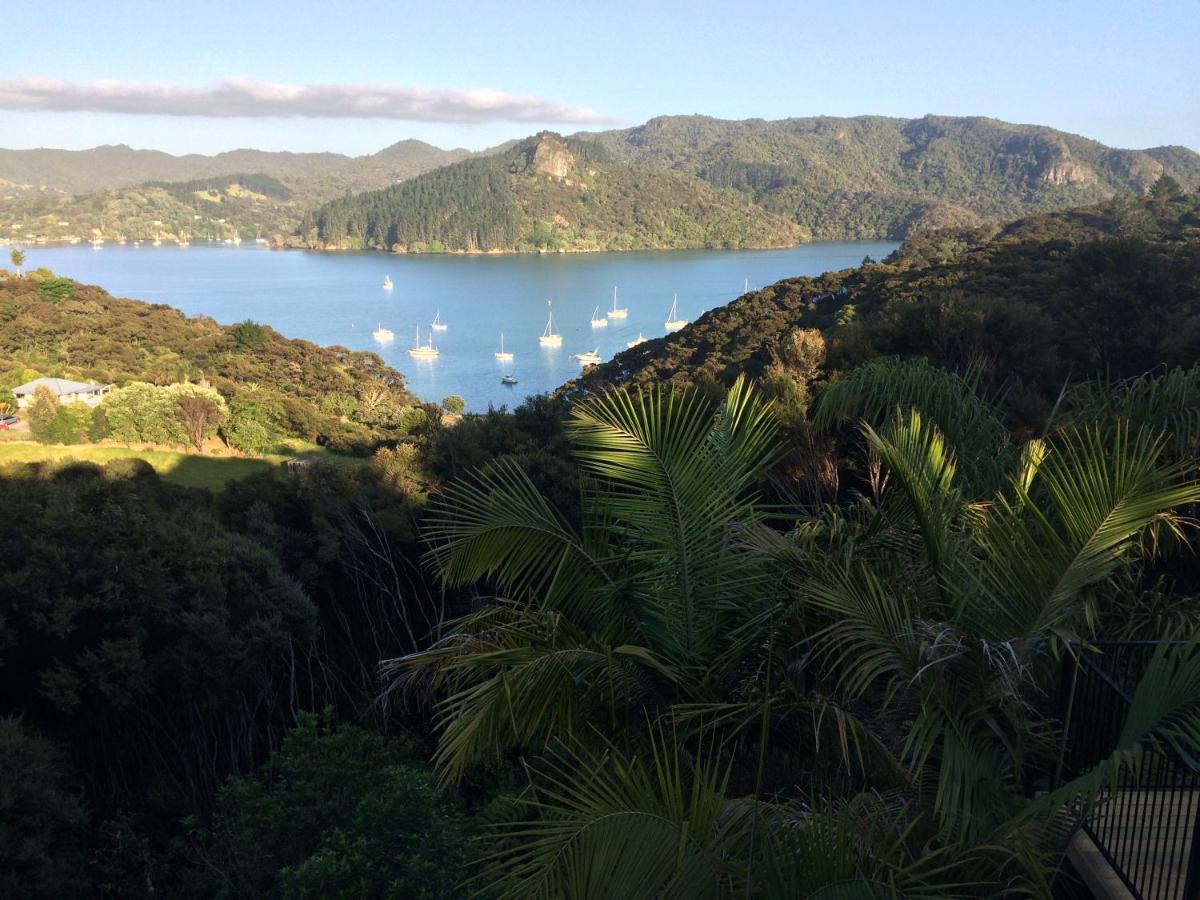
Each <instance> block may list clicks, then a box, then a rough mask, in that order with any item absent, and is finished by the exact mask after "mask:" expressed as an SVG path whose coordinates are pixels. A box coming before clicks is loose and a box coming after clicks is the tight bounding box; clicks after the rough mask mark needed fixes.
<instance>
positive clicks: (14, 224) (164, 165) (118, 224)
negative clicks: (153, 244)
mask: <svg viewBox="0 0 1200 900" xmlns="http://www.w3.org/2000/svg"><path fill="white" fill-rule="evenodd" d="M468 155H469V154H468V153H467V151H465V150H441V149H439V148H437V147H433V146H430V145H429V144H426V143H423V142H422V141H414V140H406V141H400V142H399V143H397V144H394V145H392V146H390V147H386V148H384V149H383V150H380V151H379V152H378V153H374V154H371V155H369V156H361V157H355V158H351V157H347V156H342V155H341V154H338V153H268V152H263V151H258V150H236V151H233V152H230V153H220V154H217V155H216V156H199V155H195V154H193V155H189V156H171V155H170V154H167V153H159V152H157V151H152V150H133V149H131V148H129V147H124V146H116V147H96V148H94V149H92V150H79V151H69V150H47V149H40V150H0V224H3V225H4V229H3V232H2V233H3V234H4V235H5V236H10V235H11V236H12V237H16V238H18V239H20V240H24V241H29V242H31V243H32V242H40V241H64V240H66V241H69V240H72V239H74V240H91V239H92V237H93V236H96V235H98V236H101V237H103V238H106V239H108V240H121V239H124V240H128V241H133V240H139V239H140V240H145V241H152V240H155V239H161V240H197V239H206V238H219V239H222V240H224V239H233V238H235V237H240V238H242V239H245V240H253V239H254V238H256V237H262V238H264V239H267V238H272V237H274V238H276V239H282V238H283V237H284V236H287V235H290V234H291V233H292V232H293V231H294V230H295V228H296V226H297V225H298V223H299V221H300V219H301V217H302V216H303V214H304V213H305V211H307V210H310V209H313V208H314V207H316V206H319V205H320V204H322V203H324V202H326V201H328V200H331V199H333V198H335V197H339V196H342V195H343V194H345V193H347V192H351V191H364V190H373V189H377V188H382V187H386V186H387V185H390V184H392V183H394V182H396V181H401V180H403V179H406V178H411V177H413V176H414V175H418V174H420V173H422V172H426V171H429V170H430V169H434V168H437V167H438V166H443V165H447V164H449V163H452V162H457V161H458V160H460V159H464V158H465V157H467V156H468Z"/></svg>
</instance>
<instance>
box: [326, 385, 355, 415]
mask: <svg viewBox="0 0 1200 900" xmlns="http://www.w3.org/2000/svg"><path fill="white" fill-rule="evenodd" d="M357 411H358V400H357V398H355V397H352V396H350V395H349V394H343V393H342V392H341V391H332V392H330V393H328V394H326V395H325V399H324V400H322V401H321V412H323V413H325V415H327V416H338V417H339V418H340V417H344V418H347V419H348V418H351V417H352V416H353V415H354V413H355V412H357Z"/></svg>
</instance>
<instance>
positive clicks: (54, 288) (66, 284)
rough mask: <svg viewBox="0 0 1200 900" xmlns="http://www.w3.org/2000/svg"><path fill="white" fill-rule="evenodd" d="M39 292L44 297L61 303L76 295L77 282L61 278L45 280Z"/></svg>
mask: <svg viewBox="0 0 1200 900" xmlns="http://www.w3.org/2000/svg"><path fill="white" fill-rule="evenodd" d="M38 290H39V291H40V292H41V294H42V296H43V297H47V298H49V299H50V300H53V301H54V302H55V303H59V302H61V301H63V300H66V299H67V298H68V297H70V296H71V295H72V294H73V293H75V282H74V281H72V280H71V279H70V278H59V277H57V276H56V277H53V278H43V279H42V280H41V284H39V285H38Z"/></svg>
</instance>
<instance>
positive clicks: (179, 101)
mask: <svg viewBox="0 0 1200 900" xmlns="http://www.w3.org/2000/svg"><path fill="white" fill-rule="evenodd" d="M0 109H29V110H50V111H56V112H98V113H123V114H126V115H139V116H210V117H213V118H233V117H244V118H262V117H267V116H287V117H303V118H331V119H403V120H407V121H413V122H453V123H463V124H477V123H481V122H539V123H558V124H598V123H610V122H613V121H614V120H613V119H610V118H608V117H607V116H602V115H600V113H598V112H596V111H595V110H592V109H587V108H584V107H574V106H563V105H562V104H559V103H554V102H552V101H550V100H544V99H541V98H540V97H527V96H523V95H520V94H506V93H503V92H501V91H491V90H453V89H443V88H425V87H410V86H407V85H402V84H387V83H384V84H273V83H271V82H267V81H257V80H255V79H251V78H225V79H222V80H221V81H218V82H217V83H216V84H213V85H209V86H207V87H201V88H184V87H174V86H172V85H167V84H154V83H150V82H119V81H95V82H91V83H88V84H84V83H79V82H73V81H61V80H58V79H54V78H25V79H20V80H17V81H0Z"/></svg>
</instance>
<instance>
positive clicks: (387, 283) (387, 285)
mask: <svg viewBox="0 0 1200 900" xmlns="http://www.w3.org/2000/svg"><path fill="white" fill-rule="evenodd" d="M393 287H395V285H394V284H392V276H391V275H384V276H383V289H384V290H385V291H390V290H391V289H392V288H393Z"/></svg>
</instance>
